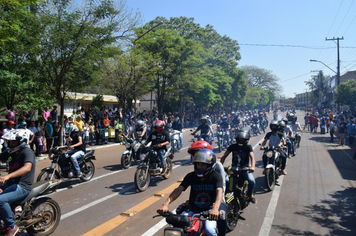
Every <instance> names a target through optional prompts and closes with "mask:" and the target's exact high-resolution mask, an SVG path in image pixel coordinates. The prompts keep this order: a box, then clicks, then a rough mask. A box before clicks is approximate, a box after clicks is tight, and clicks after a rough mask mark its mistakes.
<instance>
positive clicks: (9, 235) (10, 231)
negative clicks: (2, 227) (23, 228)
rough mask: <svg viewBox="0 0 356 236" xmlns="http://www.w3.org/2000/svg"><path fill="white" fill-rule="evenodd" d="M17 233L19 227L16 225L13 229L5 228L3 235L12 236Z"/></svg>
mask: <svg viewBox="0 0 356 236" xmlns="http://www.w3.org/2000/svg"><path fill="white" fill-rule="evenodd" d="M17 232H19V227H17V225H15V227H14V228H11V227H7V228H6V231H5V234H4V235H5V236H14V235H16V234H17Z"/></svg>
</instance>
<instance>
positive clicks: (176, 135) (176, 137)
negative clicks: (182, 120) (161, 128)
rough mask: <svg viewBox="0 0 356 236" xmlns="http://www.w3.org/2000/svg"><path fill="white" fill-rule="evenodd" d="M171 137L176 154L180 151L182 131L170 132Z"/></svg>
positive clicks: (173, 150)
mask: <svg viewBox="0 0 356 236" xmlns="http://www.w3.org/2000/svg"><path fill="white" fill-rule="evenodd" d="M169 136H170V138H171V147H172V153H173V154H174V153H176V152H177V151H178V150H179V149H180V144H179V136H180V131H179V130H173V129H172V130H171V131H170V132H169Z"/></svg>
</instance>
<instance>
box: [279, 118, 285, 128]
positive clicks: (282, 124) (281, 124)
mask: <svg viewBox="0 0 356 236" xmlns="http://www.w3.org/2000/svg"><path fill="white" fill-rule="evenodd" d="M278 126H279V129H280V130H284V128H285V127H286V123H284V121H283V120H280V121H279V122H278Z"/></svg>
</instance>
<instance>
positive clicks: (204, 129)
mask: <svg viewBox="0 0 356 236" xmlns="http://www.w3.org/2000/svg"><path fill="white" fill-rule="evenodd" d="M200 122H201V125H199V126H198V128H197V129H196V130H195V131H194V132H193V133H192V135H194V134H195V133H196V132H198V131H199V130H200V136H201V137H202V138H203V139H204V140H205V141H207V142H208V143H211V128H210V125H208V118H207V117H206V116H202V117H201V118H200Z"/></svg>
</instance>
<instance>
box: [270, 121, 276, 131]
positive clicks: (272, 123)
mask: <svg viewBox="0 0 356 236" xmlns="http://www.w3.org/2000/svg"><path fill="white" fill-rule="evenodd" d="M273 125H275V126H276V128H278V121H276V120H272V121H271V123H270V124H269V128H270V129H271V130H273V129H272V126H273Z"/></svg>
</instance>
